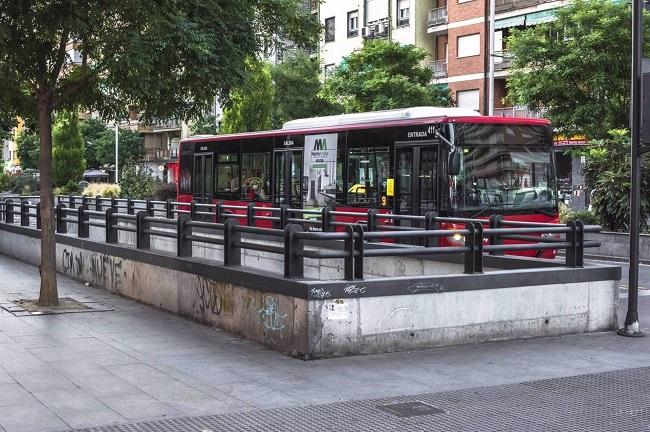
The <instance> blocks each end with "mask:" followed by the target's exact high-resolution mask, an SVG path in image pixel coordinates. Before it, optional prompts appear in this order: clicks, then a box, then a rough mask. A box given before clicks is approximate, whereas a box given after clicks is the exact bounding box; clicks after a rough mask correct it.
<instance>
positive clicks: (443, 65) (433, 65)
mask: <svg viewBox="0 0 650 432" xmlns="http://www.w3.org/2000/svg"><path fill="white" fill-rule="evenodd" d="M429 68H430V69H431V72H433V78H435V79H439V78H446V77H447V62H446V61H444V60H436V61H432V62H430V63H429Z"/></svg>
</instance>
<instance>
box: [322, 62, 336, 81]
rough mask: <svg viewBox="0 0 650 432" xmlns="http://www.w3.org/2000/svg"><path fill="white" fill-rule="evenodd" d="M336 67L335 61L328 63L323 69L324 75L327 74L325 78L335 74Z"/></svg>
mask: <svg viewBox="0 0 650 432" xmlns="http://www.w3.org/2000/svg"><path fill="white" fill-rule="evenodd" d="M334 69H335V65H334V63H331V64H326V65H325V68H324V70H323V75H325V78H329V77H331V76H332V75H333V74H334Z"/></svg>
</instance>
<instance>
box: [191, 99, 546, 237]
mask: <svg viewBox="0 0 650 432" xmlns="http://www.w3.org/2000/svg"><path fill="white" fill-rule="evenodd" d="M179 163H180V167H179V182H178V200H179V201H181V202H189V201H191V200H195V201H196V202H201V203H214V202H216V201H222V202H223V203H224V204H226V205H237V206H245V205H247V204H248V203H250V202H255V203H256V204H257V205H258V206H259V207H278V206H280V205H282V204H286V205H288V206H289V207H290V208H302V209H305V208H315V209H317V208H322V207H324V206H329V207H332V208H334V209H336V210H337V211H344V212H359V213H365V212H366V211H367V210H368V209H371V208H374V209H378V212H379V213H392V214H400V215H424V213H425V212H426V211H428V210H434V211H436V212H437V213H438V215H440V216H447V217H465V218H467V217H469V218H481V219H487V218H488V217H489V216H490V215H491V214H501V215H503V218H504V220H518V221H528V222H558V208H557V197H556V187H555V174H554V173H555V168H554V159H553V135H552V129H551V125H550V123H549V122H548V121H547V120H543V119H533V118H507V117H487V116H481V115H479V114H478V113H476V112H474V111H472V110H467V109H462V108H436V107H417V108H408V109H399V110H389V111H379V112H370V113H360V114H345V115H337V116H328V117H316V118H308V119H301V120H293V121H290V122H288V123H286V124H285V125H284V127H283V128H282V129H281V130H274V131H267V132H254V133H242V134H233V135H218V136H198V137H192V138H189V139H186V140H183V141H182V142H181V147H180V158H179ZM243 213H245V211H243ZM352 219H354V218H352ZM341 221H342V220H341ZM359 221H365V217H360V218H359ZM260 222H262V221H260ZM345 222H356V221H354V220H346V221H345ZM450 241H452V242H453V240H452V239H450Z"/></svg>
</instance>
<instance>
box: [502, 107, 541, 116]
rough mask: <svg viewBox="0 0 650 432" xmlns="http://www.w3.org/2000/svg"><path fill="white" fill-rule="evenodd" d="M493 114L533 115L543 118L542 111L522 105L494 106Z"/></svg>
mask: <svg viewBox="0 0 650 432" xmlns="http://www.w3.org/2000/svg"><path fill="white" fill-rule="evenodd" d="M494 115H495V116H497V117H534V118H543V117H544V112H543V111H533V110H530V109H528V108H527V107H523V106H514V107H504V108H494Z"/></svg>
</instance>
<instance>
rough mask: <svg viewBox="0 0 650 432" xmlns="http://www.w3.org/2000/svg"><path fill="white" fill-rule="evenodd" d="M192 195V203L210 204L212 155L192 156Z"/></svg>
mask: <svg viewBox="0 0 650 432" xmlns="http://www.w3.org/2000/svg"><path fill="white" fill-rule="evenodd" d="M192 179H193V180H194V181H193V188H192V194H193V196H194V201H196V202H199V203H211V202H212V198H213V196H214V154H213V153H197V154H195V155H194V173H193V175H192Z"/></svg>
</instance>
